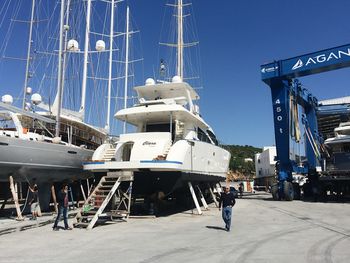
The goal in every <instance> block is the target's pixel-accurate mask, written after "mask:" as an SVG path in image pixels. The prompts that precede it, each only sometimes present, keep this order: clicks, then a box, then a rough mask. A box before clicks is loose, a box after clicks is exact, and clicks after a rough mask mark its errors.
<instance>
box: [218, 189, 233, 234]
mask: <svg viewBox="0 0 350 263" xmlns="http://www.w3.org/2000/svg"><path fill="white" fill-rule="evenodd" d="M235 203H236V200H235V197H234V195H233V193H231V192H230V187H224V192H223V193H221V196H220V201H219V210H220V209H221V205H222V219H223V220H224V222H225V228H226V231H230V228H231V215H232V207H233V206H234V205H235Z"/></svg>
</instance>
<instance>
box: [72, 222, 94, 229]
mask: <svg viewBox="0 0 350 263" xmlns="http://www.w3.org/2000/svg"><path fill="white" fill-rule="evenodd" d="M89 225H90V223H83V222H79V223H76V224H74V227H83V228H87V227H88V226H89Z"/></svg>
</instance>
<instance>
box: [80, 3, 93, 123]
mask: <svg viewBox="0 0 350 263" xmlns="http://www.w3.org/2000/svg"><path fill="white" fill-rule="evenodd" d="M90 16H91V0H87V10H86V28H85V44H84V65H83V67H84V68H83V84H82V87H81V104H80V110H79V112H81V113H83V116H84V113H85V100H86V81H87V63H88V54H89V34H90Z"/></svg>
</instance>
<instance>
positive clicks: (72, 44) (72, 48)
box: [67, 39, 79, 52]
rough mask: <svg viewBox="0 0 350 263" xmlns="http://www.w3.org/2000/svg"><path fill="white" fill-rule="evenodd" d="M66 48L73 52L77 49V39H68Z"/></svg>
mask: <svg viewBox="0 0 350 263" xmlns="http://www.w3.org/2000/svg"><path fill="white" fill-rule="evenodd" d="M67 50H68V51H73V52H76V51H79V43H78V41H76V40H75V39H71V40H69V41H68V43H67Z"/></svg>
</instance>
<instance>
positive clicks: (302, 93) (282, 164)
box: [261, 44, 350, 200]
mask: <svg viewBox="0 0 350 263" xmlns="http://www.w3.org/2000/svg"><path fill="white" fill-rule="evenodd" d="M349 66H350V44H349V45H343V46H339V47H335V48H330V49H325V50H321V51H317V52H314V53H309V54H306V55H302V56H297V57H293V58H289V59H284V60H279V61H274V62H271V63H268V64H264V65H261V78H262V80H263V81H264V82H265V83H266V84H267V85H269V86H270V88H271V95H272V105H273V117H274V128H275V129H274V130H275V140H276V150H277V163H278V185H277V186H275V187H273V189H272V194H273V197H274V199H281V198H283V199H285V200H293V199H294V190H293V184H292V181H293V177H292V173H293V172H296V173H301V174H306V175H308V177H309V179H311V181H312V178H314V180H317V176H318V175H317V174H318V172H319V171H320V169H321V166H320V164H321V158H320V144H321V143H322V138H321V137H320V135H319V134H318V124H317V115H316V111H318V106H319V105H318V101H317V99H316V98H315V97H314V96H313V95H312V94H311V93H310V92H309V91H307V90H306V89H304V88H302V86H301V84H300V82H299V81H298V80H297V79H296V78H297V77H304V76H308V75H312V74H317V73H322V72H326V71H331V70H335V69H340V68H345V67H349ZM298 106H301V107H302V108H303V109H304V114H303V116H302V123H303V126H304V131H305V134H306V135H307V138H308V140H306V145H305V148H306V149H305V154H306V157H307V161H306V162H304V163H303V165H302V166H300V164H296V162H295V161H294V160H291V159H290V155H289V153H290V139H291V138H294V140H295V141H298V139H299V137H298V136H299V134H298V132H297V129H296V128H297V126H298V125H299V124H298V122H299V120H298V117H299V114H298V113H296V112H297V107H298ZM343 110H345V111H346V110H347V109H346V108H345V109H343ZM326 111H327V109H324V112H326ZM320 112H322V110H321V109H320Z"/></svg>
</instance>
